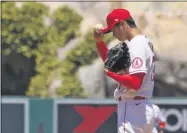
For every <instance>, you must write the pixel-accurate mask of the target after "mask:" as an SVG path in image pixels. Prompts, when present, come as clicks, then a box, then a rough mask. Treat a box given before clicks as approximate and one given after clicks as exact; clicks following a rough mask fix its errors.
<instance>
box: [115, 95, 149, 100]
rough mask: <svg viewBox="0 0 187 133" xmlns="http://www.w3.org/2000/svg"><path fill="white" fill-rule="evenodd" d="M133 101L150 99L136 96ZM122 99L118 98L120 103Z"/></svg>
mask: <svg viewBox="0 0 187 133" xmlns="http://www.w3.org/2000/svg"><path fill="white" fill-rule="evenodd" d="M132 99H133V100H146V99H148V98H147V97H142V96H135V97H134V98H132ZM121 100H122V98H121V96H120V97H119V98H118V101H121Z"/></svg>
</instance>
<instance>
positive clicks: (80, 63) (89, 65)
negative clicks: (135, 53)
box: [1, 1, 187, 133]
mask: <svg viewBox="0 0 187 133" xmlns="http://www.w3.org/2000/svg"><path fill="white" fill-rule="evenodd" d="M186 7H187V3H186V2H119V1H118V2H115V1H113V2H1V63H2V64H1V67H2V69H1V72H2V75H1V77H2V80H1V94H2V95H3V96H4V97H7V96H8V98H11V97H16V98H17V96H19V97H20V96H22V97H24V98H25V97H26V98H45V99H51V100H54V99H55V98H84V99H85V98H89V99H92V98H104V99H106V100H107V99H111V98H113V91H114V89H115V88H116V86H117V84H116V82H115V81H114V80H112V79H111V78H108V77H107V76H106V75H105V73H104V71H103V63H102V61H101V59H100V58H99V56H98V55H97V51H96V48H95V43H94V40H93V34H92V27H93V26H94V25H95V24H97V23H102V24H103V25H104V26H106V23H105V18H106V15H107V14H108V13H109V12H110V11H111V10H112V9H114V8H126V9H128V10H129V11H130V12H131V15H132V17H133V18H134V20H135V22H136V24H137V26H138V28H139V29H140V30H141V31H142V33H143V34H145V35H147V36H148V37H149V38H150V39H151V40H152V42H153V44H154V48H155V52H156V57H157V60H156V78H155V87H154V93H153V95H154V97H155V98H158V99H159V97H162V98H163V97H164V98H165V99H166V102H165V103H167V101H169V100H167V97H168V99H169V98H171V97H178V98H179V99H180V98H181V97H183V98H186V96H187V54H186V53H187V38H186V35H187V8H186ZM105 42H106V43H107V44H108V47H109V48H110V47H112V46H114V45H115V44H117V43H118V40H116V39H115V38H114V37H113V36H112V34H108V35H106V36H105ZM17 100H18V101H19V98H18V99H17ZM185 100H186V99H185ZM5 101H6V102H5V103H9V102H7V100H6V99H5ZM8 101H9V100H8ZM11 101H14V102H15V100H11ZM103 102H104V103H105V101H104V100H103ZM21 103H22V102H21ZM23 103H24V105H25V102H23ZM71 103H72V104H73V103H74V102H73V101H72V102H71ZM81 103H82V102H81ZM86 103H87V102H86ZM88 103H89V102H88ZM109 103H110V102H109ZM113 103H114V102H111V104H113ZM9 105H10V104H9ZM41 105H44V104H41ZM48 105H49V104H48V102H47V104H46V106H48ZM29 106H30V105H29ZM39 106H40V105H37V106H36V107H39ZM10 107H12V106H10ZM10 107H7V109H5V110H6V111H7V110H11V109H10ZM31 108H32V107H31ZM44 109H45V108H44ZM185 109H186V107H185ZM17 112H19V111H17ZM36 112H37V111H36ZM41 112H42V111H41ZM186 112H187V111H186ZM17 116H18V115H17ZM33 117H36V116H35V115H33ZM38 117H39V116H38ZM185 117H187V113H186V114H185V115H184V117H183V118H185ZM23 119H24V118H23ZM186 119H187V118H186ZM182 123H183V122H182ZM186 123H187V122H186ZM5 125H6V124H5ZM186 125H187V124H186ZM40 128H42V125H41V124H39V129H37V133H44V132H45V133H46V132H49V133H50V131H49V130H46V131H43V130H42V129H40ZM186 128H187V127H186ZM59 130H60V129H59ZM184 131H187V129H185V130H184ZM24 132H25V133H26V131H25V130H24ZM71 132H72V131H68V132H64V133H71ZM4 133H9V132H4ZM15 133H17V132H15ZM19 133H21V131H19ZM32 133H35V131H32ZM51 133H52V132H51ZM102 133H103V132H102ZM168 133H169V132H168ZM176 133H183V132H182V130H180V131H178V132H176Z"/></svg>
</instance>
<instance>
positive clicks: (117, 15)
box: [102, 9, 131, 33]
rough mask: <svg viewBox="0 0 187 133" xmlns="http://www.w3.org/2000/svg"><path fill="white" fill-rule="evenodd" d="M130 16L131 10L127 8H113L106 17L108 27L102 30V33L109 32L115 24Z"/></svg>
mask: <svg viewBox="0 0 187 133" xmlns="http://www.w3.org/2000/svg"><path fill="white" fill-rule="evenodd" d="M130 17H131V15H130V12H129V11H127V10H126V9H114V10H112V11H111V12H110V13H109V14H108V16H107V18H106V22H107V27H106V28H104V29H103V30H102V33H109V32H110V30H111V28H113V26H114V25H115V24H117V23H119V22H120V21H123V20H126V19H128V18H130Z"/></svg>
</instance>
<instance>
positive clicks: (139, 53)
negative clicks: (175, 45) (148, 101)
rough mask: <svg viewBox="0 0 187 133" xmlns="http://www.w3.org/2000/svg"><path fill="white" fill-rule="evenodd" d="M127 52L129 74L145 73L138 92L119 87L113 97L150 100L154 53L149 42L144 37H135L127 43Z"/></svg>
mask: <svg viewBox="0 0 187 133" xmlns="http://www.w3.org/2000/svg"><path fill="white" fill-rule="evenodd" d="M127 45H128V47H129V52H130V56H131V62H132V63H131V66H130V68H129V74H135V73H139V72H144V73H146V75H145V77H144V80H143V82H142V85H141V87H140V89H139V90H138V91H135V90H132V89H126V87H125V86H122V85H120V86H121V87H123V88H121V89H119V88H120V87H118V88H117V89H116V90H115V92H114V97H115V98H117V97H119V96H121V97H124V98H129V97H134V96H143V97H147V98H150V97H152V92H153V87H154V79H153V77H154V69H155V64H154V51H153V45H152V43H151V41H150V40H149V39H148V38H146V36H144V35H138V36H135V37H134V38H132V39H131V40H130V42H127Z"/></svg>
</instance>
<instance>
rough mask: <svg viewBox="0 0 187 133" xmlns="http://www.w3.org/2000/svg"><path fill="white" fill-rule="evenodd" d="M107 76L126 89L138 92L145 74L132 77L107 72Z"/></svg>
mask: <svg viewBox="0 0 187 133" xmlns="http://www.w3.org/2000/svg"><path fill="white" fill-rule="evenodd" d="M107 75H108V76H109V77H111V78H113V79H114V80H116V81H117V82H119V83H120V84H122V85H124V86H126V87H128V88H131V89H134V90H138V89H140V87H141V84H142V81H143V78H144V76H145V73H139V74H134V75H118V74H115V73H113V72H110V71H108V72H107Z"/></svg>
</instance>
